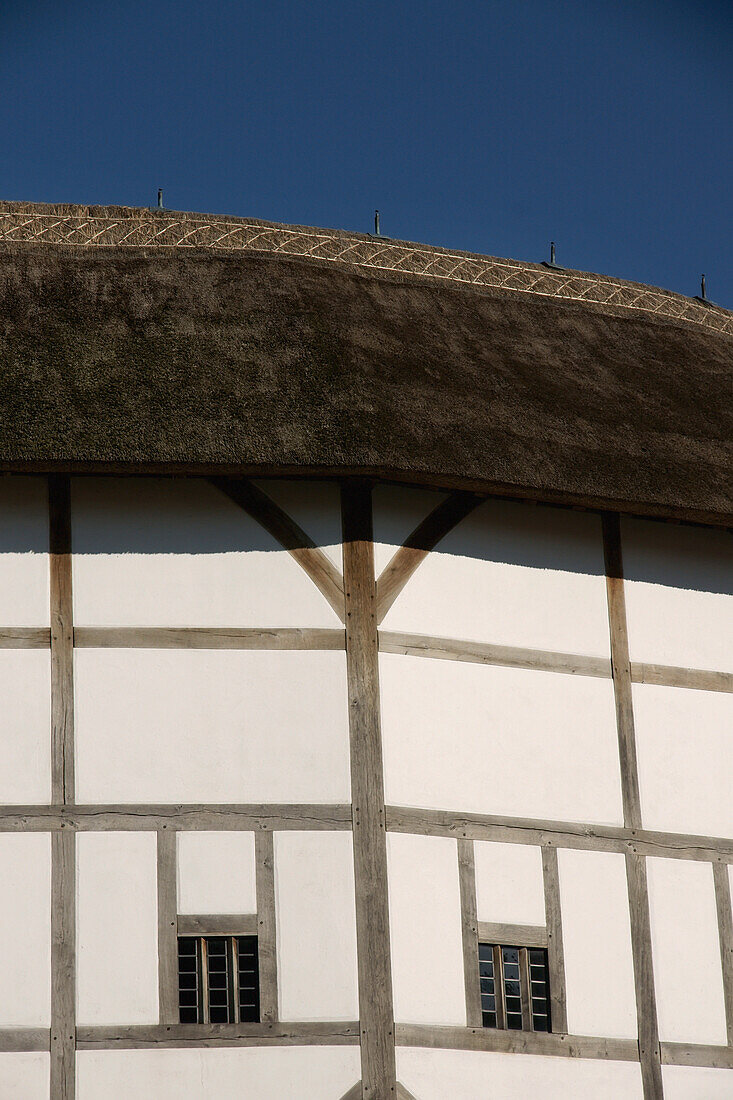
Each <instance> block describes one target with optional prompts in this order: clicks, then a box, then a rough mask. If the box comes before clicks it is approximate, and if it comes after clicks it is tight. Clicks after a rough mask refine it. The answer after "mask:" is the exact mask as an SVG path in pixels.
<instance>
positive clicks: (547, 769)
mask: <svg viewBox="0 0 733 1100" xmlns="http://www.w3.org/2000/svg"><path fill="white" fill-rule="evenodd" d="M380 680H381V691H382V730H383V740H384V767H385V785H386V798H387V802H388V803H392V804H397V805H406V806H418V807H425V808H427V809H451V810H464V811H471V812H475V813H484V814H507V815H514V816H522V817H532V818H551V819H557V820H573V821H590V822H601V823H608V824H622V823H623V813H622V806H621V781H620V775H619V762H618V741H617V734H616V718H615V711H614V701H613V686H612V684H611V681H610V680H602V679H594V678H592V677H581V676H572V675H565V674H561V673H553V672H537V671H534V670H527V669H512V668H500V667H496V666H490V665H479V664H468V663H459V662H454V661H441V660H432V659H429V658H425V657H404V656H400V655H396V654H382V655H381V656H380Z"/></svg>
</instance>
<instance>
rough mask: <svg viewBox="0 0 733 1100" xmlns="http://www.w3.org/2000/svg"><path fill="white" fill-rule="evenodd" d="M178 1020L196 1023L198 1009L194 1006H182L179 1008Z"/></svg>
mask: <svg viewBox="0 0 733 1100" xmlns="http://www.w3.org/2000/svg"><path fill="white" fill-rule="evenodd" d="M180 1020H181V1023H182V1024H197V1023H198V1022H199V1014H198V1009H196V1008H183V1006H182V1007H181V1010H180Z"/></svg>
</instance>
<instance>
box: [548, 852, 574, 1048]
mask: <svg viewBox="0 0 733 1100" xmlns="http://www.w3.org/2000/svg"><path fill="white" fill-rule="evenodd" d="M542 875H543V881H544V888H545V923H546V925H547V966H548V970H549V974H548V978H549V982H550V1025H551V1027H552V1030H553V1031H554V1032H557V1033H559V1034H561V1035H567V1031H568V1010H567V1002H566V994H565V949H564V947H563V938H562V912H561V909H560V872H559V870H558V865H557V849H556V848H550V847H545V848H543V849H542Z"/></svg>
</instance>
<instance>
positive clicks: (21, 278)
mask: <svg viewBox="0 0 733 1100" xmlns="http://www.w3.org/2000/svg"><path fill="white" fill-rule="evenodd" d="M0 366H1V368H2V374H1V375H0V379H1V381H0V468H3V469H6V470H7V469H33V470H47V469H75V470H89V471H91V470H101V469H117V470H124V471H133V470H140V471H152V470H163V471H168V472H175V471H177V470H181V471H195V472H206V471H208V470H212V471H213V470H214V469H217V470H222V471H223V470H226V471H227V472H231V471H235V472H236V471H240V470H241V471H243V472H249V473H256V472H272V471H273V470H277V471H283V472H285V471H289V470H297V471H301V472H314V473H327V474H333V473H341V472H343V473H354V472H363V473H365V474H368V475H370V476H372V475H373V476H377V477H381V478H388V479H392V480H407V481H415V482H425V483H430V484H435V485H462V486H465V487H469V488H483V489H493V490H496V491H500V492H505V493H509V494H512V495H528V496H534V497H540V498H544V499H558V500H565V501H570V502H573V501H574V502H578V503H590V504H598V505H601V506H612V505H615V506H617V507H620V508H623V509H629V510H632V511H640V512H645V513H651V514H663V515H673V516H681V517H684V518H700V519H710V520H711V521H717V522H720V521H723V522H725V521H727V520H729V521H731V522H733V400H732V398H733V314H730V313H728V312H727V311H725V310H718V309H716V308H714V307H711V306H708V305H705V304H703V303H699V302H697V301H695V300H693V299H686V298H683V297H682V296H680V295H675V294H670V293H667V292H664V291H659V290H657V289H655V288H649V287H642V286H639V285H638V284H632V283H623V282H621V281H619V280H614V279H608V278H605V277H600V276H594V275H586V274H582V273H576V272H565V273H563V272H555V271H551V270H549V269H547V268H545V267H543V266H542V265H534V264H522V263H517V262H514V261H505V260H495V259H492V258H487V257H477V256H472V255H469V254H466V253H457V252H449V251H447V250H443V249H429V248H425V247H424V246H417V245H409V244H405V243H401V242H393V241H388V240H384V239H378V238H373V237H366V236H359V235H356V234H345V233H338V232H330V231H323V230H310V229H302V228H299V227H282V226H272V225H266V224H264V223H261V222H260V223H258V222H250V221H243V220H237V219H224V218H214V217H211V218H209V217H205V216H202V215H173V214H171V213H169V212H164V213H157V212H150V211H142V210H132V209H129V208H80V207H39V206H29V205H26V204H11V203H5V204H0Z"/></svg>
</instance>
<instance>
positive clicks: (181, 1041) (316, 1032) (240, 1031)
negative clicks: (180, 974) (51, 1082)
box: [54, 1020, 359, 1100]
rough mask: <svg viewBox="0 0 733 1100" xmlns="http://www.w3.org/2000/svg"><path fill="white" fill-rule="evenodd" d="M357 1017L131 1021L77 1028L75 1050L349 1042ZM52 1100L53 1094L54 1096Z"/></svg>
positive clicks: (355, 1033)
mask: <svg viewBox="0 0 733 1100" xmlns="http://www.w3.org/2000/svg"><path fill="white" fill-rule="evenodd" d="M358 1042H359V1023H358V1021H356V1020H355V1021H353V1022H348V1023H342V1022H333V1023H330V1022H325V1023H294V1024H277V1025H274V1026H271V1025H266V1024H173V1025H168V1026H166V1025H164V1024H134V1025H131V1026H127V1027H124V1026H114V1025H113V1026H111V1027H110V1026H103V1027H79V1028H77V1048H78V1049H79V1050H145V1049H150V1048H156V1047H161V1048H162V1047H174V1048H186V1047H265V1046H344V1045H347V1046H352V1045H355V1044H357V1043H358ZM54 1100H55V1098H54Z"/></svg>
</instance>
